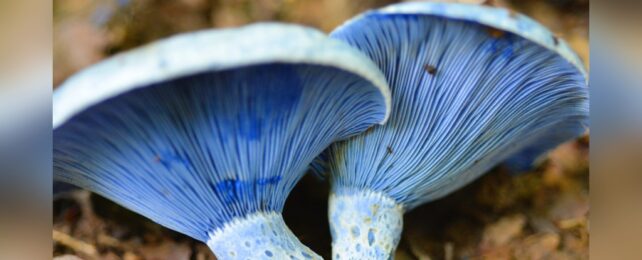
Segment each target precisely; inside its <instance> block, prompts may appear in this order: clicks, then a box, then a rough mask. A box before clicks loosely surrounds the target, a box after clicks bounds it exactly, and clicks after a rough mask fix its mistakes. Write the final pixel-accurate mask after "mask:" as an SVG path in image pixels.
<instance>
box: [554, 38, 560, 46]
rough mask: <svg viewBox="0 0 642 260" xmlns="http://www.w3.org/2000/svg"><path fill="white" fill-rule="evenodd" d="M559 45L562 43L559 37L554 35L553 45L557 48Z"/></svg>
mask: <svg viewBox="0 0 642 260" xmlns="http://www.w3.org/2000/svg"><path fill="white" fill-rule="evenodd" d="M559 43H560V40H559V39H557V36H555V35H553V44H555V46H557V45H558V44H559Z"/></svg>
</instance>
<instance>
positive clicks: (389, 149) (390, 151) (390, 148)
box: [386, 145, 392, 154]
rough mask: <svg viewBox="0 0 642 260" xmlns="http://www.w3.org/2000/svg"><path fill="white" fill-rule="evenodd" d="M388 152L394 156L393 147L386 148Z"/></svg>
mask: <svg viewBox="0 0 642 260" xmlns="http://www.w3.org/2000/svg"><path fill="white" fill-rule="evenodd" d="M386 150H387V151H388V154H392V147H390V146H389V145H388V147H386Z"/></svg>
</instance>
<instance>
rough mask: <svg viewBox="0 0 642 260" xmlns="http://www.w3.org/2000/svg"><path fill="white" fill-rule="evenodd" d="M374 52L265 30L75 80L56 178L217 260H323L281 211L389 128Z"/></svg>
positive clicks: (67, 92)
mask: <svg viewBox="0 0 642 260" xmlns="http://www.w3.org/2000/svg"><path fill="white" fill-rule="evenodd" d="M389 107H390V93H389V91H388V86H387V83H386V80H385V78H384V76H383V74H382V73H381V72H380V71H379V70H378V68H377V66H376V65H375V64H374V63H373V62H372V61H371V60H370V59H368V58H367V57H366V56H365V55H364V54H362V53H361V52H359V51H358V50H356V49H354V48H353V47H350V46H349V45H347V44H345V43H343V42H341V41H338V40H334V39H330V38H329V37H327V36H326V35H324V34H323V33H321V32H319V31H317V30H314V29H310V28H306V27H301V26H295V25H287V24H280V23H260V24H255V25H248V26H244V27H239V28H232V29H220V30H205V31H199V32H192V33H186V34H181V35H177V36H173V37H170V38H167V39H163V40H160V41H158V42H156V43H153V44H150V45H147V46H144V47H140V48H138V49H135V50H132V51H129V52H126V53H123V54H119V55H116V56H114V57H112V58H109V59H108V60H105V61H103V62H101V63H99V64H96V65H94V66H92V67H90V68H88V69H86V70H84V71H82V72H80V73H78V74H76V75H74V76H73V77H71V78H70V79H68V80H67V81H66V82H65V83H64V84H63V85H62V86H61V87H59V88H58V89H57V90H56V91H55V93H54V97H53V127H54V130H53V131H54V132H53V136H54V137H53V138H54V140H53V146H54V153H53V160H54V176H55V180H57V181H64V182H68V183H72V184H74V185H77V186H80V187H83V188H86V189H89V190H91V191H94V192H96V193H98V194H100V195H102V196H104V197H106V198H109V199H111V200H113V201H115V202H117V203H119V204H121V205H123V206H125V207H127V208H129V209H131V210H133V211H135V212H137V213H140V214H142V215H143V216H146V217H148V218H149V219H151V220H153V221H155V222H157V223H159V224H161V225H163V226H166V227H168V228H170V229H173V230H176V231H178V232H181V233H184V234H186V235H189V236H191V237H193V238H195V239H197V240H200V241H203V242H205V243H207V245H208V246H209V247H210V248H211V249H212V251H213V252H214V253H215V254H216V255H217V257H218V258H219V259H308V258H310V259H319V258H320V257H319V256H318V255H316V254H315V253H314V252H312V251H311V250H310V249H308V248H307V247H306V246H304V245H303V244H302V243H301V242H299V241H298V240H297V238H296V237H295V236H294V234H293V233H292V232H291V231H290V230H289V229H288V228H287V227H286V225H285V223H284V221H283V218H282V217H281V211H282V209H283V204H284V202H285V200H286V198H287V196H288V194H289V192H290V191H291V190H292V188H293V186H294V185H295V184H296V183H297V181H298V180H299V179H300V178H301V177H302V175H303V174H304V173H305V171H306V170H307V168H308V164H310V162H311V161H312V160H313V159H314V158H315V157H316V156H317V155H318V154H319V153H321V152H322V151H323V150H324V149H325V148H326V147H328V146H329V145H330V144H331V143H333V142H335V141H337V140H341V139H346V138H348V137H350V136H353V135H355V134H357V133H360V132H362V131H364V130H366V129H367V128H368V127H370V126H371V125H373V124H382V123H384V122H385V121H386V120H387V117H388V114H389Z"/></svg>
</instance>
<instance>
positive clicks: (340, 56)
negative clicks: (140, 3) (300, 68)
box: [53, 22, 390, 128]
mask: <svg viewBox="0 0 642 260" xmlns="http://www.w3.org/2000/svg"><path fill="white" fill-rule="evenodd" d="M279 62H282V63H305V64H316V65H321V66H328V67H334V68H338V69H341V70H345V71H347V72H351V73H354V74H357V75H360V76H361V77H363V78H365V79H367V80H369V81H371V82H372V84H373V85H374V86H375V87H376V88H378V89H379V91H380V92H381V94H382V95H383V96H384V99H385V102H386V107H390V92H389V90H388V85H387V83H386V80H385V78H384V77H383V75H382V74H381V73H380V72H379V71H378V69H377V67H376V65H375V64H374V63H372V62H371V61H370V60H369V59H368V58H367V57H366V56H365V55H363V54H361V53H360V52H357V51H355V50H354V49H352V48H349V47H347V46H346V45H345V44H344V43H342V42H339V41H335V40H333V39H328V37H327V36H326V35H325V34H323V33H322V32H321V31H318V30H316V29H312V28H308V27H303V26H297V25H292V24H285V23H276V22H269V23H268V22H266V23H258V24H253V25H246V26H243V27H239V28H231V29H217V30H215V31H214V30H202V31H196V32H190V33H183V34H179V35H175V36H171V37H168V38H166V39H162V40H160V41H156V42H152V43H150V44H147V45H144V46H141V47H138V48H136V49H135V50H132V51H127V52H123V53H119V54H116V55H114V56H112V57H109V58H107V59H105V60H103V61H101V62H100V63H97V64H95V65H92V66H90V67H89V68H86V69H84V70H82V71H80V72H78V73H76V74H75V75H72V76H71V77H70V78H68V79H67V80H66V81H65V82H63V84H62V85H61V86H60V87H58V89H56V91H55V92H54V94H53V101H54V103H53V127H54V128H56V127H58V126H60V125H61V124H63V123H64V122H65V121H67V120H68V119H69V118H71V117H72V116H74V115H75V114H78V113H80V112H82V111H83V110H85V109H87V108H89V107H90V106H92V105H95V104H97V103H100V102H102V101H104V100H106V99H108V98H110V97H114V96H117V95H120V94H123V93H126V92H128V91H131V90H134V89H137V88H141V87H146V86H149V85H150V84H154V83H159V82H164V81H168V80H171V79H174V78H178V77H182V76H186V75H190V74H197V73H199V72H207V71H222V70H226V69H233V68H238V67H242V66H247V65H255V64H261V63H279ZM96 86H99V87H96ZM389 114H390V110H389V109H386V114H385V117H383V118H382V120H381V121H380V122H379V123H380V124H383V123H385V121H386V120H387V119H388V116H389Z"/></svg>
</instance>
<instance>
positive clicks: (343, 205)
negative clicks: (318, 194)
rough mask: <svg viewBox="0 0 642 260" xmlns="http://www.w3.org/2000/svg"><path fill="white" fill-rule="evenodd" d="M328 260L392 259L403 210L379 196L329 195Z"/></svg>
mask: <svg viewBox="0 0 642 260" xmlns="http://www.w3.org/2000/svg"><path fill="white" fill-rule="evenodd" d="M329 203H330V205H329V217H330V231H331V233H332V259H335V260H340V259H341V260H344V259H392V258H393V256H394V252H395V249H396V248H397V244H398V243H399V239H400V237H401V229H402V226H403V213H404V210H403V207H402V206H401V205H399V204H397V203H396V202H395V200H393V199H392V198H390V197H388V196H386V195H383V194H381V193H376V192H371V191H363V192H357V193H349V194H346V195H343V194H341V195H337V194H335V193H333V194H331V195H330V202H329Z"/></svg>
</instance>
